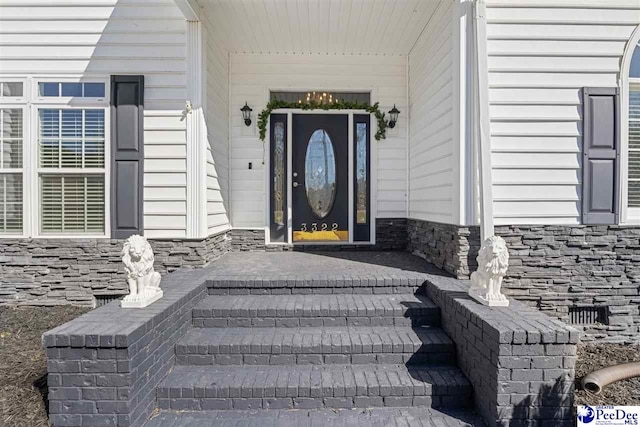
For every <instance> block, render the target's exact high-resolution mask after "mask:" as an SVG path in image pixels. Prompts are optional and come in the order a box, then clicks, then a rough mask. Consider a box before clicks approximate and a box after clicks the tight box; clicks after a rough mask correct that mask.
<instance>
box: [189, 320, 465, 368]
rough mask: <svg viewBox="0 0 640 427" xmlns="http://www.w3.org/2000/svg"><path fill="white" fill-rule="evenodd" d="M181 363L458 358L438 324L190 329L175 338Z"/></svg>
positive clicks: (432, 360)
mask: <svg viewBox="0 0 640 427" xmlns="http://www.w3.org/2000/svg"><path fill="white" fill-rule="evenodd" d="M176 363H177V364H181V365H243V364H245V365H295V364H299V365H309V364H313V365H318V364H350V363H354V364H367V363H387V364H393V363H411V364H416V363H430V364H439V365H444V364H451V363H455V346H454V344H453V342H452V341H451V339H450V338H449V337H448V336H447V334H445V333H444V331H442V330H441V329H440V328H438V327H430V326H420V327H416V328H410V327H384V326H382V327H371V326H357V327H330V328H192V329H191V330H189V331H188V332H187V334H186V335H185V336H184V337H182V338H181V339H180V340H179V341H178V342H177V343H176Z"/></svg>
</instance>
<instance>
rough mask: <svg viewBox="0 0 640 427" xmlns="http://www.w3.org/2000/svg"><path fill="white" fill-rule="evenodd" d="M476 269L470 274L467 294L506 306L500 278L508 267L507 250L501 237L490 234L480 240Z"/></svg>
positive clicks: (485, 301)
mask: <svg viewBox="0 0 640 427" xmlns="http://www.w3.org/2000/svg"><path fill="white" fill-rule="evenodd" d="M476 259H477V261H478V270H477V271H475V272H473V273H472V274H471V288H470V289H469V295H470V296H472V297H473V298H474V299H476V300H477V301H479V302H481V303H483V304H485V305H491V306H508V305H509V300H507V297H505V296H504V295H503V294H502V292H501V287H502V278H503V277H504V276H505V274H507V269H508V268H509V251H508V250H507V244H506V242H505V241H504V239H503V238H502V237H499V236H491V237H489V238H488V239H486V240H485V241H484V242H482V247H481V248H480V252H478V257H477V258H476Z"/></svg>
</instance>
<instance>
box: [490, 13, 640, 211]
mask: <svg viewBox="0 0 640 427" xmlns="http://www.w3.org/2000/svg"><path fill="white" fill-rule="evenodd" d="M487 3H488V8H487V20H488V28H487V32H488V38H489V40H488V51H489V59H488V62H489V64H488V65H489V85H490V102H491V134H492V151H493V152H492V163H493V197H494V214H495V218H496V223H497V224H578V223H579V222H580V212H581V202H580V200H581V195H582V188H581V180H582V171H581V165H582V159H581V155H580V154H581V150H582V106H581V96H580V92H581V89H582V88H583V87H585V86H602V87H617V86H618V79H619V71H620V64H621V60H622V55H623V53H624V48H625V45H626V43H627V42H628V40H629V38H630V36H631V33H632V32H633V30H634V28H635V27H636V26H637V25H638V24H639V23H640V2H637V1H635V2H634V1H611V2H606V1H596V0H589V1H583V2H568V1H565V2H557V1H556V2H550V1H547V2H541V1H535V2H534V1H526V2H524V1H521V0H517V1H516V0H514V1H505V0H488V2H487ZM534 3H535V7H525V6H526V5H527V4H531V5H533V4H534ZM554 3H555V5H554ZM575 3H582V4H583V5H588V6H589V7H585V6H582V7H578V6H576V5H575ZM546 5H552V6H551V7H546ZM563 5H564V6H563ZM567 5H570V6H567ZM603 5H605V6H603Z"/></svg>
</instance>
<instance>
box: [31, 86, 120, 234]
mask: <svg viewBox="0 0 640 427" xmlns="http://www.w3.org/2000/svg"><path fill="white" fill-rule="evenodd" d="M36 91H37V98H36V99H37V101H36V105H35V110H36V113H35V121H36V126H35V128H36V131H35V134H36V138H35V139H36V151H37V167H36V170H37V176H36V182H37V184H36V185H37V194H38V232H39V234H40V235H43V236H45V235H60V234H64V235H68V234H82V235H84V234H91V235H104V234H105V233H106V213H107V209H106V188H107V185H106V170H107V169H106V165H107V160H106V150H107V126H106V123H107V108H106V107H107V105H106V99H105V91H106V84H105V83H100V82H58V81H40V82H38V84H37V87H36ZM34 190H35V189H34Z"/></svg>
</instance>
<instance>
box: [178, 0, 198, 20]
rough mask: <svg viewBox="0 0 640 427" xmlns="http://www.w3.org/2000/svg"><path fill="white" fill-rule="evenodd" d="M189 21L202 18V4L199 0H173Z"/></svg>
mask: <svg viewBox="0 0 640 427" xmlns="http://www.w3.org/2000/svg"><path fill="white" fill-rule="evenodd" d="M173 1H174V2H175V3H176V6H178V9H180V12H182V14H183V15H184V19H186V20H187V21H199V20H200V5H199V4H198V1H197V0H173Z"/></svg>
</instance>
